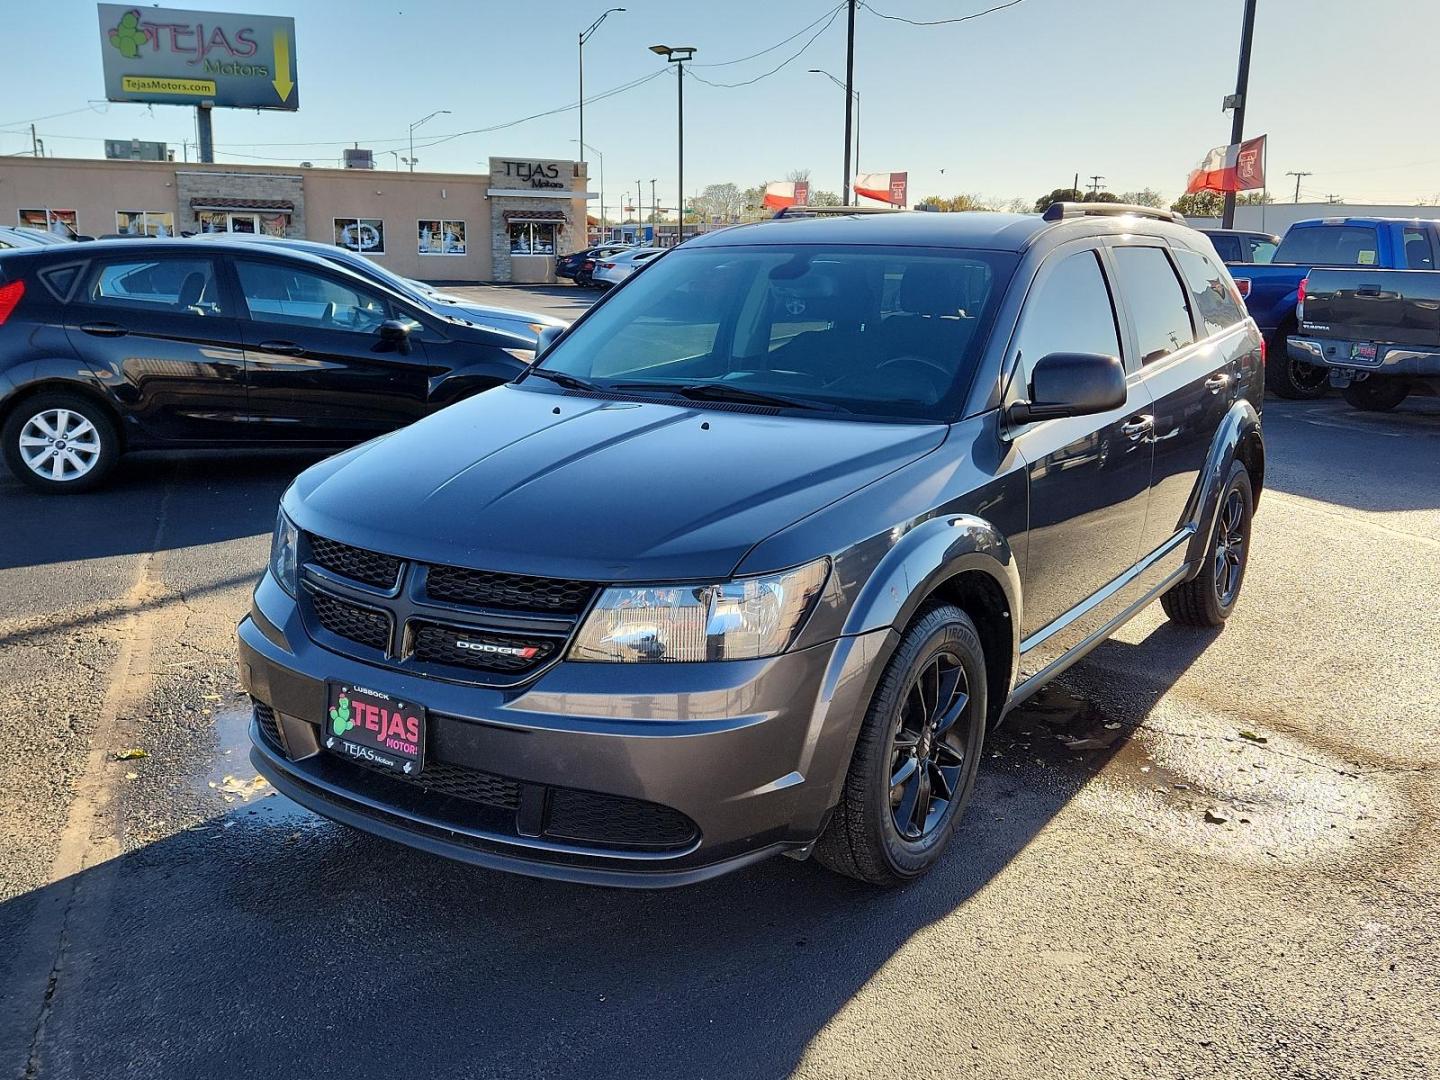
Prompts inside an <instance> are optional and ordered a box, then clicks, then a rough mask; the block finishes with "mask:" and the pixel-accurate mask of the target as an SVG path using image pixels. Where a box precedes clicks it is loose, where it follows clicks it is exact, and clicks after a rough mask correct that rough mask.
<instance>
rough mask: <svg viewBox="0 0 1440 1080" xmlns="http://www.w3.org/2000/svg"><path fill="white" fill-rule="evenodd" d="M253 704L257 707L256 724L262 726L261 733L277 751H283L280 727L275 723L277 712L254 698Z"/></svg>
mask: <svg viewBox="0 0 1440 1080" xmlns="http://www.w3.org/2000/svg"><path fill="white" fill-rule="evenodd" d="M251 703H252V704H253V705H254V707H255V722H256V724H258V725H259V726H260V733H261V734H262V735H264V736H265V738H266V740H267V741H268V742H269V743H270V745H272V746H274V747H275V749H277V750H283V749H284V748H285V747H284V744H283V743H281V741H280V725H278V724H277V723H276V722H275V710H274V709H272V708H271V707H270V706H269V705H266V704H265V703H264V702H263V701H255V700H254V699H253V698H252V699H251Z"/></svg>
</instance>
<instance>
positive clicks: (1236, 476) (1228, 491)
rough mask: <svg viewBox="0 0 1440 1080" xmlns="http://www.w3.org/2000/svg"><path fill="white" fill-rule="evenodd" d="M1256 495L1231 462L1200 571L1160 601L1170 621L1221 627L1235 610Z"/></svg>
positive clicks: (1246, 560) (1238, 463) (1246, 477)
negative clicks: (1213, 528) (1213, 529)
mask: <svg viewBox="0 0 1440 1080" xmlns="http://www.w3.org/2000/svg"><path fill="white" fill-rule="evenodd" d="M1254 515H1255V491H1254V488H1253V487H1251V484H1250V472H1249V470H1247V469H1246V468H1245V463H1244V462H1242V461H1235V462H1232V463H1231V465H1230V475H1229V476H1227V477H1226V478H1225V487H1224V488H1223V489H1221V492H1220V505H1219V507H1218V508H1217V509H1216V512H1215V531H1214V532H1213V533H1211V534H1210V543H1209V544H1207V545H1206V547H1205V558H1204V559H1203V560H1202V561H1201V565H1200V572H1199V573H1198V574H1196V575H1195V576H1194V577H1193V578H1191V579H1190V580H1189V581H1182V582H1181V583H1180V584H1179V585H1176V586H1174V587H1173V588H1171V589H1170V591H1169V592H1167V593H1165V594H1163V595H1162V596H1161V597H1160V606H1161V607H1162V608H1164V609H1165V614H1166V615H1168V616H1169V617H1170V621H1171V622H1177V623H1181V624H1183V625H1185V626H1220V625H1221V624H1223V623H1224V622H1225V620H1226V619H1228V618H1229V617H1230V613H1231V612H1232V611H1234V610H1235V602H1236V601H1237V600H1239V599H1240V586H1241V585H1243V584H1244V583H1245V568H1246V566H1247V565H1249V562H1250V521H1251V519H1252V518H1253V517H1254Z"/></svg>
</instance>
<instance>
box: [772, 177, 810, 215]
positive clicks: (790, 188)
mask: <svg viewBox="0 0 1440 1080" xmlns="http://www.w3.org/2000/svg"><path fill="white" fill-rule="evenodd" d="M764 202H765V208H766V209H767V210H783V209H785V207H787V206H808V205H809V204H810V184H809V182H808V181H806V180H776V181H772V182H771V183H768V184H766V185H765V200H764Z"/></svg>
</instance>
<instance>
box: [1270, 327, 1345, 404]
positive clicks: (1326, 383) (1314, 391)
mask: <svg viewBox="0 0 1440 1080" xmlns="http://www.w3.org/2000/svg"><path fill="white" fill-rule="evenodd" d="M1294 329H1295V326H1294V324H1293V323H1292V324H1290V325H1288V326H1282V327H1281V328H1280V329H1279V330H1277V331H1276V332H1275V333H1274V334H1273V335H1271V337H1270V340H1269V341H1268V342H1266V357H1267V360H1266V363H1265V386H1266V388H1267V389H1269V391H1270V392H1271V393H1272V394H1274V395H1275V396H1276V397H1282V398H1286V399H1287V400H1289V401H1312V400H1314V399H1315V398H1318V397H1324V396H1325V392H1326V391H1327V390H1328V389H1329V388H1330V369H1329V368H1327V367H1324V366H1323V365H1318V364H1306V363H1303V362H1302V361H1299V360H1295V359H1293V358H1291V356H1290V350H1289V348H1288V346H1287V344H1286V342H1287V339H1288V338H1289V336H1290V332H1291V331H1292V330H1294Z"/></svg>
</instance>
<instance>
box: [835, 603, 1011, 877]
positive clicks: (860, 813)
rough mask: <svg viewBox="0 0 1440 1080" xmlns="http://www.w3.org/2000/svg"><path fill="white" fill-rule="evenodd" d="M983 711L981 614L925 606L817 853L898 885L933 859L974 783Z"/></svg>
mask: <svg viewBox="0 0 1440 1080" xmlns="http://www.w3.org/2000/svg"><path fill="white" fill-rule="evenodd" d="M985 718H986V684H985V654H984V651H983V649H982V647H981V645H980V635H979V634H978V633H976V631H975V624H974V623H973V622H971V621H970V617H969V616H968V615H966V614H965V612H963V611H961V610H960V609H959V608H957V607H953V606H951V605H949V604H935V605H932V606H930V607H927V608H925V609H923V610H922V611H921V612H920V614H919V615H918V616H917V617H916V618H915V620H914V621H913V622H912V623H911V624H910V626H909V627H908V628H907V629H906V631H905V634H904V636H903V637H902V638H901V639H900V644H899V646H898V647H897V648H896V650H895V655H894V656H892V657H891V658H890V662H889V663H888V664H887V665H886V667H885V671H884V673H883V674H882V675H881V676H880V683H879V685H878V686H877V687H876V688H875V694H874V696H873V697H872V698H871V700H870V705H869V708H868V709H866V711H865V719H864V720H863V721H862V724H861V728H860V737H859V738H858V740H857V741H856V744H855V754H854V756H853V757H852V758H851V761H850V770H849V772H848V773H847V774H846V777H845V787H844V792H843V794H842V796H841V798H840V805H839V806H838V807H837V808H836V809H835V812H834V813H833V814H832V815H831V817H830V822H829V824H828V825H827V826H826V827H825V832H824V833H823V834H821V836H820V839H819V841H818V842H817V843H816V845H815V858H816V860H817V861H819V862H820V863H821V865H823V866H825V867H827V868H829V869H831V870H834V871H835V872H836V873H839V874H845V875H846V876H848V877H853V878H859V879H860V880H861V881H866V882H869V883H870V884H872V885H900V884H903V883H905V882H907V881H913V880H914V879H915V878H917V877H919V876H920V875H921V874H924V873H925V872H926V871H927V870H929V869H930V868H931V867H932V866H934V865H935V863H936V862H937V861H939V859H940V856H941V854H942V853H943V852H944V850H945V846H946V844H948V843H949V841H950V837H951V836H952V835H953V834H954V832H955V829H956V827H957V825H958V824H959V822H960V818H961V817H962V816H963V815H964V813H965V804H966V803H967V802H969V800H970V795H971V793H972V792H973V791H974V790H975V775H976V771H977V770H978V768H979V765H980V752H981V746H982V744H983V743H984V739H985Z"/></svg>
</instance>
